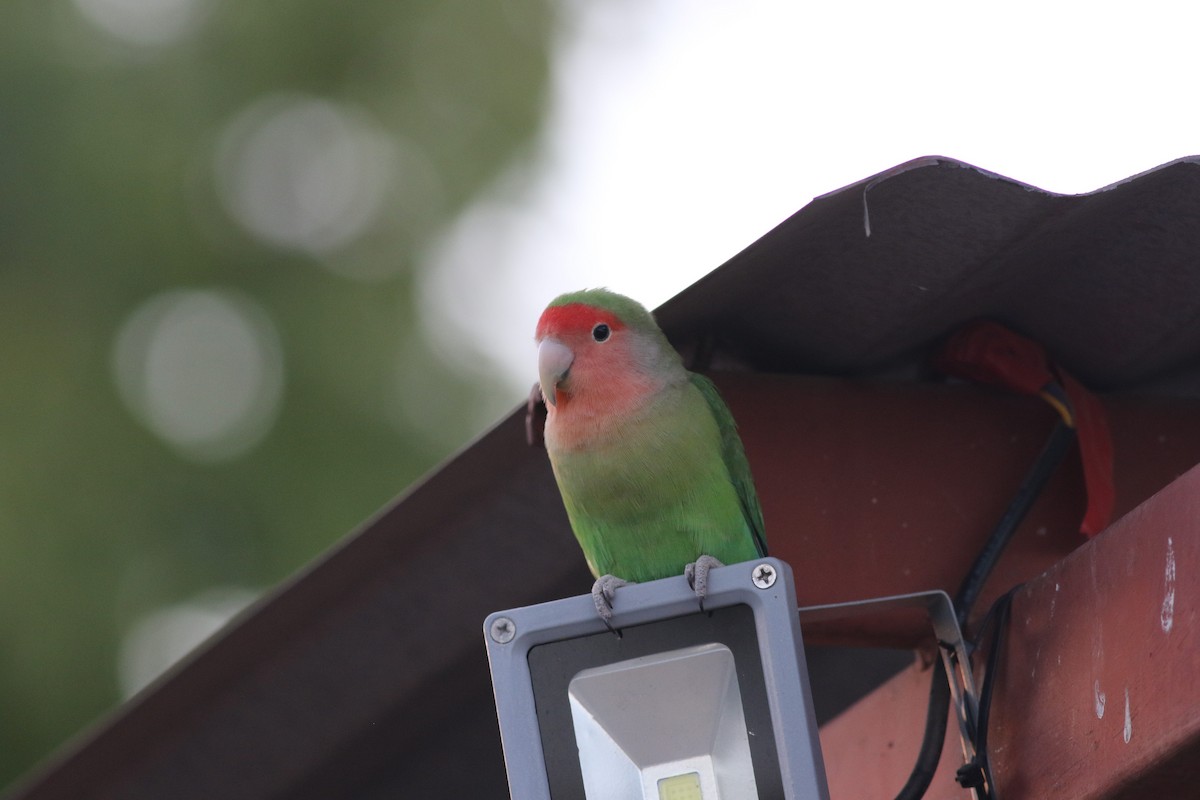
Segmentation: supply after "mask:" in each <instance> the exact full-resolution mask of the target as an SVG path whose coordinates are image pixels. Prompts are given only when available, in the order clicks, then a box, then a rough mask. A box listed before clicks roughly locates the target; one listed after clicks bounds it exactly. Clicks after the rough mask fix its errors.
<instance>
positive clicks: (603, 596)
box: [592, 575, 629, 633]
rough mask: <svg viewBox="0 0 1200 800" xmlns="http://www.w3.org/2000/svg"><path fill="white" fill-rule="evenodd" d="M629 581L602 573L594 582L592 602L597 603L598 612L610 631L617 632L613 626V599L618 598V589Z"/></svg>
mask: <svg viewBox="0 0 1200 800" xmlns="http://www.w3.org/2000/svg"><path fill="white" fill-rule="evenodd" d="M627 583H629V581H626V580H622V579H621V578H618V577H617V576H616V575H601V576H600V577H599V578H598V579H597V580H596V582H595V583H593V584H592V602H593V603H595V604H596V613H597V614H599V615H600V619H601V620H602V621H603V622H604V624H605V625H606V626H607V627H608V629H609V630H610V631H612V632H613V633H616V630H615V629H614V628H613V626H612V617H613V601H614V600H616V598H617V589H619V588H620V587H622V586H625V585H626V584H627Z"/></svg>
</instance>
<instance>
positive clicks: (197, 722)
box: [11, 158, 1200, 800]
mask: <svg viewBox="0 0 1200 800" xmlns="http://www.w3.org/2000/svg"><path fill="white" fill-rule="evenodd" d="M1198 220H1200V162H1198V161H1197V159H1195V158H1185V159H1181V160H1179V161H1175V162H1172V163H1170V164H1167V165H1164V166H1162V167H1159V168H1157V169H1155V170H1151V171H1149V172H1146V173H1143V174H1141V175H1138V176H1135V177H1132V178H1130V179H1128V180H1126V181H1123V182H1121V183H1118V184H1116V185H1113V186H1110V187H1106V188H1104V189H1101V190H1099V191H1096V192H1093V193H1090V194H1085V195H1076V196H1064V195H1057V194H1052V193H1048V192H1045V191H1042V190H1039V189H1036V188H1034V187H1031V186H1027V185H1025V184H1022V183H1019V182H1016V181H1014V180H1010V179H1008V178H1004V177H1001V176H998V175H994V174H991V173H988V172H986V171H984V170H981V169H978V168H976V167H973V166H970V165H967V164H963V163H961V162H957V161H954V160H952V159H947V158H923V159H919V160H916V161H913V162H910V163H907V164H904V165H901V166H899V167H897V168H895V169H892V170H889V171H887V172H885V173H882V174H880V175H877V176H874V177H872V178H869V179H867V180H864V181H862V182H860V183H857V184H854V185H852V186H849V187H846V188H844V189H840V190H838V191H836V192H832V193H830V194H827V195H824V196H822V197H819V198H817V199H816V200H814V201H813V202H812V203H810V204H809V205H807V206H806V207H804V208H803V209H802V210H800V211H799V212H798V213H797V214H795V215H794V216H792V217H791V218H790V219H788V220H786V221H785V222H783V223H782V224H781V225H779V226H778V227H777V228H775V229H774V230H772V231H770V232H769V233H767V234H766V235H765V236H763V237H762V238H761V239H759V240H758V241H757V242H755V243H753V244H751V245H750V246H749V247H747V248H746V249H745V250H744V251H743V252H741V253H739V254H738V255H737V256H735V257H734V258H733V259H731V260H730V261H729V262H728V263H726V264H725V265H724V266H722V267H720V268H719V269H717V270H716V271H714V272H713V273H711V274H710V275H708V276H707V277H705V278H704V279H702V280H700V281H699V282H697V283H696V284H695V285H693V286H691V287H688V288H687V289H685V290H684V291H683V292H681V293H680V294H679V295H678V296H676V297H675V298H673V299H672V300H671V301H669V302H668V303H666V304H665V305H664V306H663V307H662V308H661V309H659V311H658V316H659V319H660V322H661V323H662V325H663V327H664V329H665V330H666V331H667V333H668V335H669V337H670V338H671V339H672V341H673V342H674V343H675V344H676V345H677V346H678V347H680V348H681V349H682V350H684V351H687V352H688V353H689V354H691V355H693V356H694V357H695V358H696V359H697V360H698V361H699V363H701V364H704V365H711V366H713V367H716V368H722V367H731V366H732V367H734V368H736V369H739V370H749V371H750V372H753V373H772V374H780V373H782V374H803V375H832V376H853V377H855V378H859V379H868V380H879V381H888V382H920V381H923V380H924V379H925V378H926V375H925V372H924V368H923V366H922V365H923V364H924V362H925V359H926V357H927V355H928V353H929V351H930V349H931V348H932V347H933V346H935V345H936V344H937V343H938V342H939V341H940V340H941V339H942V338H943V337H945V336H946V335H947V334H948V333H949V332H950V331H952V330H954V329H955V328H956V327H958V326H959V325H960V324H961V323H963V322H965V321H968V320H970V319H973V318H976V317H980V316H986V317H991V318H994V319H998V320H1000V321H1002V322H1004V323H1006V324H1008V325H1009V326H1010V327H1012V328H1014V329H1016V330H1018V331H1020V332H1022V333H1025V334H1026V335H1028V336H1030V337H1032V338H1034V339H1037V340H1038V341H1040V342H1042V343H1043V344H1044V345H1045V346H1046V348H1047V349H1048V350H1049V351H1050V352H1052V353H1054V354H1055V357H1056V358H1057V359H1058V361H1059V362H1060V363H1061V364H1063V365H1064V366H1066V367H1067V368H1068V369H1069V370H1070V371H1072V372H1073V373H1074V374H1075V375H1077V376H1078V377H1080V378H1081V379H1083V380H1084V381H1085V382H1088V383H1090V384H1091V385H1092V386H1093V387H1095V388H1099V389H1105V390H1120V391H1122V392H1128V391H1132V390H1138V391H1145V392H1155V393H1158V394H1160V395H1166V396H1174V397H1184V396H1192V397H1194V396H1196V395H1197V394H1200V258H1197V254H1198V253H1200V224H1198V223H1197V221H1198ZM735 411H736V408H735ZM748 451H749V452H750V454H751V457H752V461H753V456H754V451H753V448H750V447H749V446H748ZM1193 463H1194V462H1193ZM752 466H753V464H752ZM756 470H757V468H756ZM768 525H770V519H768ZM590 580H591V579H590V576H589V575H588V574H587V571H586V568H585V566H584V564H583V560H582V558H581V557H580V555H579V552H578V548H577V547H576V545H575V542H574V541H573V539H572V537H571V535H570V533H569V529H568V526H567V521H566V518H565V514H564V512H563V510H562V507H561V503H560V501H559V499H558V495H557V492H556V489H555V486H554V482H553V478H552V476H551V473H550V470H549V466H548V463H547V460H546V457H545V453H544V452H543V451H541V450H539V449H537V448H531V447H529V446H528V445H527V444H526V439H525V422H524V405H523V404H522V405H521V406H520V407H518V408H516V409H515V410H514V411H513V413H512V414H510V415H509V416H508V417H506V418H505V419H503V420H501V421H500V422H499V423H498V424H497V425H496V426H495V427H494V428H493V429H492V430H491V431H489V432H487V433H486V434H484V435H483V436H482V437H481V438H480V439H478V440H477V441H476V442H475V443H473V444H472V445H470V446H469V447H467V448H466V449H465V450H464V451H463V452H461V453H460V454H459V455H458V456H456V457H454V458H453V459H451V460H450V461H448V462H447V463H446V464H444V465H443V466H441V467H440V468H438V469H437V470H435V471H434V472H433V473H432V474H430V475H429V476H428V477H427V478H425V479H424V481H423V482H421V483H420V484H419V485H417V486H415V487H413V488H412V489H410V490H409V491H408V492H407V493H406V494H404V495H403V496H401V497H400V498H399V499H398V500H397V501H396V502H395V503H394V504H393V505H391V506H390V507H389V508H387V509H385V510H383V511H382V512H381V513H380V515H379V516H378V517H376V518H375V519H374V520H371V521H369V522H368V523H366V524H365V525H364V526H363V527H362V529H361V530H359V531H358V532H356V533H355V534H353V535H351V536H349V537H348V538H347V539H346V540H345V541H344V542H343V543H341V544H340V545H339V546H338V547H336V548H334V549H333V550H332V551H331V552H329V553H328V554H326V555H325V556H324V557H323V558H322V559H320V560H319V561H318V562H317V563H315V564H314V565H312V566H311V567H310V568H309V569H307V570H306V571H304V572H303V573H302V574H300V575H298V576H297V577H296V578H294V579H293V580H291V581H290V582H288V583H287V584H286V585H284V586H282V587H280V588H279V589H278V590H277V591H275V592H273V593H271V594H270V595H269V596H268V597H266V598H265V599H263V600H262V601H261V602H260V603H258V604H257V605H255V606H254V607H253V608H251V609H250V610H248V611H247V612H246V613H245V614H243V615H242V616H241V617H240V618H238V619H237V620H236V621H235V622H234V623H233V624H232V625H231V626H230V627H229V628H227V629H226V630H225V631H224V632H223V634H222V635H220V636H219V637H218V638H216V639H215V640H213V641H212V642H210V643H208V644H207V645H205V646H204V647H202V648H201V649H200V650H199V651H197V652H196V653H195V654H193V655H192V656H191V657H190V658H188V659H187V660H186V661H185V662H184V663H183V664H181V665H179V666H178V667H177V668H175V669H173V670H172V671H171V672H170V673H169V674H168V675H167V676H165V677H164V678H163V679H161V680H160V681H159V682H157V683H156V684H155V685H154V686H152V687H151V688H150V689H149V690H147V691H146V692H144V693H143V694H141V695H140V696H138V697H137V698H135V699H134V700H132V701H131V702H129V703H128V704H127V705H126V706H124V707H123V708H122V709H120V710H119V711H118V712H117V713H116V714H115V715H114V716H113V717H112V718H111V719H109V720H108V721H106V722H105V723H103V724H102V725H100V726H99V727H97V728H96V729H95V730H94V731H92V732H90V733H88V734H87V735H85V736H84V737H82V738H81V739H80V740H79V741H77V742H76V743H74V744H72V745H71V746H70V747H68V748H67V749H66V750H64V752H63V753H62V754H61V755H60V756H59V757H58V758H57V759H56V760H55V761H54V762H52V763H51V764H49V765H47V766H46V767H45V768H44V769H43V771H41V772H40V773H38V774H37V775H35V776H34V777H33V778H32V779H31V780H30V781H29V782H27V783H26V784H24V785H23V786H22V787H21V788H18V789H17V790H16V791H15V793H14V794H13V795H12V796H11V797H12V798H14V800H15V798H22V800H50V798H78V797H90V798H122V800H136V799H137V798H155V800H158V798H163V797H171V798H174V800H187V799H188V798H212V797H280V798H283V797H287V798H308V797H312V798H326V797H334V796H336V797H359V798H374V797H380V798H382V797H430V798H433V797H497V798H501V797H505V796H507V791H506V788H505V779H504V773H503V763H502V758H501V753H500V744H499V737H498V735H497V731H496V724H495V719H494V711H493V707H492V702H491V688H490V683H489V680H488V674H487V665H486V660H485V654H484V648H483V645H482V640H481V637H482V634H481V627H480V626H481V624H482V621H483V619H484V617H485V616H486V615H487V614H488V613H489V612H491V611H494V610H496V609H501V608H508V607H513V606H518V605H525V604H529V603H534V602H540V601H544V600H549V599H554V598H558V597H563V596H567V595H572V594H579V593H581V592H583V591H585V590H586V589H587V588H588V587H589V586H590Z"/></svg>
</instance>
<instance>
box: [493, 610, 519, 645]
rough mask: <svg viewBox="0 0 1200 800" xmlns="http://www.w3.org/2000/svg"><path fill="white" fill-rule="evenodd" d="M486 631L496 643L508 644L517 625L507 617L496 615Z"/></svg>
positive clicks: (515, 632) (514, 633) (515, 631)
mask: <svg viewBox="0 0 1200 800" xmlns="http://www.w3.org/2000/svg"><path fill="white" fill-rule="evenodd" d="M488 633H489V634H491V637H492V641H493V642H495V643H496V644H508V643H509V642H511V641H512V640H513V637H514V636H516V635H517V625H516V623H515V622H513V621H512V620H511V619H509V618H508V617H496V618H495V619H494V620H492V627H491V628H489V629H488Z"/></svg>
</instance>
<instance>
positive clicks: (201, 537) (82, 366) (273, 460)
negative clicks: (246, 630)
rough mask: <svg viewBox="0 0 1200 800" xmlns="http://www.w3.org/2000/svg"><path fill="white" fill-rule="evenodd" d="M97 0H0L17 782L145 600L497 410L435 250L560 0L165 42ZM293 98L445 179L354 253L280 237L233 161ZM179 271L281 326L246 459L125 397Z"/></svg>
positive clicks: (262, 14) (199, 577)
mask: <svg viewBox="0 0 1200 800" xmlns="http://www.w3.org/2000/svg"><path fill="white" fill-rule="evenodd" d="M155 2H159V3H163V0H143V3H144V4H145V5H146V6H147V7H150V6H152V5H154V3H155ZM84 5H86V4H85V2H84V1H83V0H76V2H70V1H69V0H10V2H7V3H4V4H2V5H0V370H2V371H0V376H2V380H0V410H2V413H0V607H2V608H3V609H4V614H3V615H2V616H0V786H3V785H6V784H8V783H9V782H10V781H11V780H12V779H14V778H15V777H17V776H18V775H19V774H20V773H22V772H24V771H25V770H27V769H29V768H30V767H31V765H32V764H33V763H34V762H35V761H37V760H38V759H40V758H42V757H44V756H46V755H47V754H48V752H49V751H51V750H52V749H53V748H54V747H56V746H57V745H59V744H60V743H62V742H63V741H64V740H65V739H66V738H67V737H69V736H70V735H71V734H72V733H74V732H76V731H78V730H79V729H80V728H81V727H83V726H85V725H86V724H88V723H89V722H90V721H93V720H94V719H96V718H97V716H98V715H101V714H103V713H104V712H105V711H106V710H109V709H111V708H112V707H113V706H114V705H115V704H116V703H118V702H119V700H120V695H119V688H118V680H117V662H118V651H119V646H120V641H121V637H122V636H123V635H124V634H126V633H127V632H128V631H129V629H130V627H131V626H132V625H133V624H134V623H135V622H136V621H137V620H138V619H139V618H141V617H143V616H144V615H146V614H147V613H149V612H151V611H153V610H154V609H157V608H161V607H163V606H166V605H169V604H172V603H179V602H181V601H184V600H186V599H188V598H189V597H192V596H195V595H196V594H197V593H198V592H201V591H203V590H205V589H206V588H209V587H213V586H241V587H249V588H251V589H254V590H262V589H264V588H266V587H269V586H270V585H272V584H274V583H276V582H278V581H279V580H280V579H282V578H284V577H285V576H287V575H288V574H289V573H291V572H293V571H295V570H296V569H297V568H299V567H300V566H302V565H303V564H304V563H305V562H307V561H309V560H311V559H312V558H314V557H315V556H317V555H318V554H319V553H320V552H321V551H322V550H324V549H325V548H327V547H328V546H329V545H330V544H331V543H332V542H334V541H335V540H336V539H338V538H339V537H341V536H342V535H344V534H345V533H346V532H347V531H348V530H350V529H352V528H353V527H354V526H355V525H357V524H358V523H359V522H360V521H361V520H363V519H364V518H365V517H367V516H368V515H370V514H371V513H372V512H374V511H375V510H377V509H378V508H379V507H380V506H381V505H383V504H384V503H385V502H387V501H388V500H389V499H390V498H391V497H392V496H394V495H395V494H397V493H398V492H399V491H401V490H402V489H403V488H404V487H405V486H406V485H407V484H408V483H410V482H411V481H412V480H414V479H415V478H416V477H418V476H419V475H420V474H421V473H422V472H424V471H425V470H427V469H428V468H429V467H430V466H431V465H433V464H434V463H435V462H436V461H437V460H438V459H440V458H442V457H444V456H445V455H447V454H448V453H449V452H450V450H451V449H453V448H454V447H455V446H457V445H459V444H461V443H462V442H464V441H465V440H466V439H467V438H468V437H470V436H471V435H473V434H474V433H476V432H477V430H478V428H479V424H480V423H479V419H480V409H481V408H488V409H494V408H496V407H497V403H496V398H495V397H494V396H493V397H490V398H489V397H488V392H489V391H495V390H496V387H497V386H499V385H501V384H500V382H499V379H498V377H497V376H495V375H491V374H490V373H489V371H488V370H487V368H486V366H483V365H481V368H480V374H479V376H478V379H477V380H472V381H469V382H468V381H466V380H464V379H463V378H461V377H459V376H457V375H455V374H453V373H452V372H451V371H449V370H447V369H446V368H445V367H443V366H440V365H439V363H438V360H437V357H436V355H435V354H433V353H431V352H430V350H429V348H428V346H427V345H426V344H425V342H424V340H423V339H422V338H421V334H420V331H419V329H418V326H417V321H416V310H415V308H414V302H415V301H414V293H413V285H414V272H415V270H417V269H419V259H420V255H421V253H422V250H423V248H425V247H427V246H428V245H429V243H430V242H431V240H432V239H433V238H434V237H435V236H436V235H437V233H438V231H439V229H441V228H442V227H443V226H444V225H445V224H446V223H447V222H448V221H450V220H451V219H453V217H454V215H455V214H456V213H457V212H458V211H460V210H461V209H462V208H463V207H464V206H465V204H466V203H467V202H468V201H469V200H470V199H471V198H472V196H473V195H474V194H475V193H477V192H478V191H480V190H481V189H482V188H483V187H484V186H485V185H486V184H487V183H488V182H489V181H490V180H491V179H492V178H494V177H495V176H496V174H497V173H498V172H499V171H500V170H501V169H502V168H503V167H504V166H505V165H506V163H507V162H508V161H509V160H510V159H511V158H512V157H513V156H514V155H516V154H519V153H520V152H521V150H522V148H525V147H527V146H528V143H529V141H530V139H531V136H532V135H533V133H534V132H535V130H536V129H537V126H538V123H539V119H540V114H541V110H542V109H541V106H542V99H543V97H544V95H545V93H546V88H547V80H548V63H547V61H548V54H549V50H550V44H551V38H552V32H553V31H552V22H553V20H552V17H551V14H550V11H549V9H548V7H547V6H546V5H545V4H543V3H541V2H539V0H504V2H499V3H477V2H473V0H408V2H385V1H384V0H359V2H352V3H343V2H339V1H338V0H292V1H291V2H288V3H280V2H265V0H240V1H239V2H233V0H209V2H205V3H193V5H195V7H196V8H198V9H199V10H200V11H202V12H203V13H202V14H201V16H200V18H199V21H198V23H197V24H196V26H195V29H194V30H192V31H190V32H189V33H187V34H185V35H182V36H180V37H179V38H178V39H177V40H175V41H170V42H167V43H163V44H158V45H145V44H137V43H130V42H128V41H122V40H121V38H120V37H119V36H113V35H112V34H111V32H106V31H104V30H102V29H101V27H99V26H97V25H96V24H94V21H93V20H90V19H89V18H88V17H86V16H85V15H84V14H83V13H81V10H80V9H81V7H83V6H84ZM91 5H92V6H93V7H95V6H96V5H97V3H95V2H93V3H92V4H91ZM99 5H103V3H101V4H99ZM109 5H110V6H111V5H121V4H114V3H109ZM125 5H129V4H128V3H125ZM166 5H172V4H170V3H167V4H166ZM174 5H180V3H178V2H176V3H174ZM281 93H282V96H291V95H295V96H301V97H307V98H310V99H311V98H319V99H321V100H327V101H331V102H332V103H334V104H337V106H338V107H339V108H346V109H353V110H354V113H359V114H361V115H362V116H363V117H364V118H366V119H369V120H370V121H371V123H372V125H373V126H374V129H376V130H378V131H382V132H383V133H385V134H386V135H387V137H389V138H394V139H395V141H397V142H401V143H403V153H404V154H406V157H407V158H409V159H410V161H411V160H412V158H413V157H414V156H413V154H414V153H415V154H417V155H418V156H419V159H418V160H420V161H421V163H422V164H423V165H425V168H426V169H425V174H424V176H423V177H421V176H420V175H419V174H418V173H419V170H418V171H417V172H414V173H412V175H414V176H416V177H418V178H420V180H416V179H415V178H414V180H413V181H406V180H405V173H404V172H403V171H402V170H401V171H400V174H399V177H398V178H396V179H395V180H393V181H391V182H390V183H389V184H388V188H387V190H386V191H385V193H384V196H383V200H382V204H381V205H380V207H379V209H378V211H377V216H376V217H375V219H374V221H373V222H372V223H371V224H370V225H368V226H367V227H366V228H365V229H364V230H363V231H362V232H361V233H360V234H356V235H355V236H354V237H353V238H351V239H350V240H348V241H346V242H344V243H342V244H340V245H339V246H337V247H332V248H329V249H328V250H327V251H321V252H315V253H314V252H307V251H305V250H304V249H303V248H287V247H279V246H278V245H271V244H269V243H267V242H265V241H262V240H261V238H258V237H256V236H255V235H253V234H252V233H251V232H249V231H248V229H247V228H246V227H245V226H244V225H240V224H238V223H237V222H236V221H235V220H234V219H232V215H231V213H230V212H228V211H227V209H226V205H224V204H223V203H222V201H221V199H220V196H219V191H220V187H219V185H218V184H219V180H218V178H217V177H216V174H217V170H216V168H215V166H214V165H215V163H216V160H217V154H218V150H219V147H220V142H221V141H222V136H223V131H224V130H225V128H226V126H227V125H228V124H229V122H230V120H231V119H233V118H235V117H236V116H237V115H238V114H239V113H240V112H242V111H243V110H244V109H246V108H248V107H251V106H252V105H253V104H255V103H256V102H257V101H259V100H260V99H261V98H264V97H268V96H273V95H281ZM348 275H350V277H348ZM353 275H368V276H371V277H369V278H365V279H364V278H356V277H353ZM178 289H217V290H222V291H225V290H229V291H232V292H235V293H236V294H237V295H238V296H242V297H245V298H248V299H249V300H250V301H253V303H255V304H257V306H258V307H260V308H261V309H263V310H264V311H265V312H266V315H267V316H268V317H269V319H270V320H271V321H272V323H273V325H274V327H275V329H276V331H277V333H278V340H279V344H280V347H281V351H282V365H283V391H282V397H281V400H280V403H279V405H278V410H277V413H275V414H274V416H273V417H272V421H271V424H270V427H269V429H268V430H267V432H266V433H265V435H264V436H263V438H262V439H261V441H259V442H258V443H257V444H256V445H255V446H253V447H251V448H250V449H248V450H246V451H244V452H242V453H240V454H239V455H236V456H232V457H227V458H223V459H218V460H212V459H203V458H199V459H198V458H191V457H189V456H188V454H187V452H186V451H181V450H180V449H179V448H178V447H173V446H172V445H171V444H170V443H169V442H167V441H164V440H163V439H162V437H161V436H160V435H157V434H156V433H155V432H154V431H153V429H152V427H150V426H147V425H146V424H144V422H143V421H140V420H139V419H138V417H137V415H136V414H135V413H134V412H133V411H131V409H130V407H129V404H128V403H126V402H123V401H122V397H121V394H120V393H119V391H118V388H117V385H116V380H115V378H114V370H113V352H114V343H115V341H116V339H117V336H118V333H119V332H120V330H121V329H122V326H123V325H124V324H125V323H126V321H127V320H128V319H129V317H130V315H131V314H132V313H133V312H134V311H135V310H136V309H137V308H138V307H139V306H141V305H142V304H143V303H145V302H146V301H148V300H149V299H151V298H153V297H155V296H157V295H159V294H160V293H163V292H169V291H172V290H178ZM463 290H464V291H469V288H468V287H464V289H463ZM405 398H408V399H409V400H413V399H414V398H416V400H415V401H413V402H412V406H413V407H412V408H410V409H406V408H404V407H403V406H404V402H405ZM510 399H511V400H512V401H515V400H517V399H518V398H505V400H506V401H507V400H510ZM503 404H504V403H501V405H503ZM430 407H437V408H438V409H439V411H438V416H437V419H436V420H434V421H432V422H433V423H435V424H431V421H430V420H423V419H422V417H421V414H422V409H428V408H430Z"/></svg>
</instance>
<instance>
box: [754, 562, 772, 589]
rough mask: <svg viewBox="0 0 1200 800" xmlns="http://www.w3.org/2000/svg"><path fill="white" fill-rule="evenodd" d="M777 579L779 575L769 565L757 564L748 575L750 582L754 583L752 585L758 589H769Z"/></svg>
mask: <svg viewBox="0 0 1200 800" xmlns="http://www.w3.org/2000/svg"><path fill="white" fill-rule="evenodd" d="M777 577H779V573H778V572H776V571H775V568H774V567H772V566H771V565H770V564H759V565H758V566H756V567H755V568H754V571H753V572H751V573H750V580H752V581H754V585H755V586H757V587H758V588H760V589H770V588H771V587H772V586H774V585H775V579H776V578H777Z"/></svg>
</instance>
